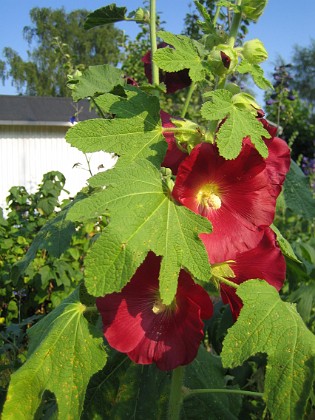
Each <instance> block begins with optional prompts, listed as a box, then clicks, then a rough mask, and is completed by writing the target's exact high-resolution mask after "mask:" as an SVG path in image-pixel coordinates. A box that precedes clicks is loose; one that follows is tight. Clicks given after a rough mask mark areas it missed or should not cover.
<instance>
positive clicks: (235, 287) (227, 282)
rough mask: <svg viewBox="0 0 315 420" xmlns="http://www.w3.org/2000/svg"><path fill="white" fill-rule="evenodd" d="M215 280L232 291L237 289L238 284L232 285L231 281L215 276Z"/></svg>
mask: <svg viewBox="0 0 315 420" xmlns="http://www.w3.org/2000/svg"><path fill="white" fill-rule="evenodd" d="M215 278H216V279H217V280H219V282H220V283H224V284H226V285H227V286H230V287H233V288H234V289H237V288H238V286H239V285H238V284H236V283H233V282H232V281H230V280H227V279H225V278H224V277H220V276H215Z"/></svg>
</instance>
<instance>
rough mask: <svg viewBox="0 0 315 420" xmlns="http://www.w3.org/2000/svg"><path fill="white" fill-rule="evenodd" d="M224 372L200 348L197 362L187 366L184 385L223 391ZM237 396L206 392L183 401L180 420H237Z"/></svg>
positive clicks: (239, 399)
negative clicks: (181, 418)
mask: <svg viewBox="0 0 315 420" xmlns="http://www.w3.org/2000/svg"><path fill="white" fill-rule="evenodd" d="M224 376H225V370H224V369H223V368H222V365H221V359H220V358H219V357H218V356H214V355H213V354H211V353H209V352H207V351H206V349H205V348H204V347H203V346H200V348H199V352H198V355H197V357H196V359H195V360H194V361H193V362H192V363H191V364H190V365H188V366H187V367H186V369H185V380H184V385H185V387H187V388H189V389H192V390H193V389H218V388H220V389H223V388H225V378H224ZM241 402H242V399H241V397H240V396H235V395H233V396H231V395H228V394H218V393H208V394H195V395H191V396H190V397H188V398H185V399H184V404H183V419H184V418H185V419H198V418H199V419H208V420H217V419H220V420H237V419H238V413H239V411H240V408H241Z"/></svg>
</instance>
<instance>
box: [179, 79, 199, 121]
mask: <svg viewBox="0 0 315 420" xmlns="http://www.w3.org/2000/svg"><path fill="white" fill-rule="evenodd" d="M195 88H196V83H195V82H191V85H190V87H189V90H188V93H187V96H186V100H185V103H184V108H183V110H182V113H181V115H180V116H181V117H182V118H185V115H186V114H187V110H188V106H189V103H190V100H191V97H192V94H193V93H194V90H195Z"/></svg>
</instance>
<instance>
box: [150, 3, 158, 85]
mask: <svg viewBox="0 0 315 420" xmlns="http://www.w3.org/2000/svg"><path fill="white" fill-rule="evenodd" d="M150 41H151V65H152V84H153V85H158V84H159V68H158V66H157V65H156V64H155V63H154V61H153V55H154V53H155V51H156V50H157V43H156V2H155V0H150Z"/></svg>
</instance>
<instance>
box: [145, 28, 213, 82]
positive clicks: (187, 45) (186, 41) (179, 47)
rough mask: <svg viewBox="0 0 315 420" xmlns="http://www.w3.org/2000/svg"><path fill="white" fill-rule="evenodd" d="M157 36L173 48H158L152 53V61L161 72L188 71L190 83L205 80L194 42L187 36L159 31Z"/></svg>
mask: <svg viewBox="0 0 315 420" xmlns="http://www.w3.org/2000/svg"><path fill="white" fill-rule="evenodd" d="M158 36H159V37H161V38H162V39H163V40H164V41H165V42H167V43H168V44H170V45H172V46H173V47H174V48H160V49H158V50H157V51H156V52H155V53H154V56H153V60H154V62H155V63H156V64H157V65H158V66H159V67H160V68H161V69H162V70H165V71H167V72H176V71H180V70H183V69H190V71H189V76H190V78H191V79H192V81H194V82H199V81H201V80H203V79H204V78H205V75H206V68H205V67H204V66H203V64H202V60H201V57H200V54H199V51H198V48H197V46H196V43H195V42H194V41H192V40H191V39H190V38H188V37H187V36H184V35H173V34H172V33H170V32H164V31H159V32H158Z"/></svg>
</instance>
